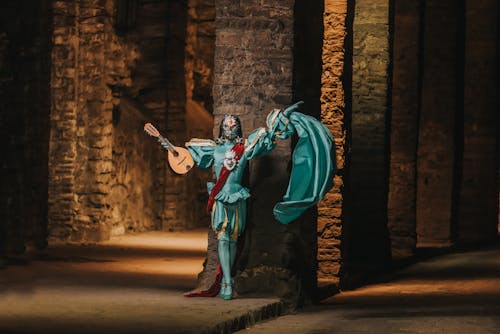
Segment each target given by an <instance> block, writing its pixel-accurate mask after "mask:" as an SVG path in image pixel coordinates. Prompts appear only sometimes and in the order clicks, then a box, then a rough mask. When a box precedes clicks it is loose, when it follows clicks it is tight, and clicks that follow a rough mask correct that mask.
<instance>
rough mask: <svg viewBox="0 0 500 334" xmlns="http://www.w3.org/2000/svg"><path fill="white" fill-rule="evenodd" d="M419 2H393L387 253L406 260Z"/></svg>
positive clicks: (410, 236) (411, 226) (411, 229)
mask: <svg viewBox="0 0 500 334" xmlns="http://www.w3.org/2000/svg"><path fill="white" fill-rule="evenodd" d="M421 6H422V4H421V1H414V0H398V1H394V29H393V66H392V69H393V70H392V108H391V110H392V113H391V139H390V147H391V153H390V154H391V157H390V172H389V196H388V203H387V207H388V208H387V211H388V221H387V224H388V227H389V233H390V237H391V253H392V257H393V258H394V259H401V258H406V257H410V256H412V255H413V254H414V251H415V246H416V233H415V228H416V227H415V224H416V218H415V212H416V211H415V210H416V208H415V201H416V182H415V174H416V164H417V161H416V159H417V152H416V150H417V136H418V113H419V99H420V85H419V83H420V60H419V56H420V52H421V51H420V49H421V45H420V41H421V39H420V20H421V17H420V14H421V9H422V8H421Z"/></svg>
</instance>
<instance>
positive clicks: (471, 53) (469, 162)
mask: <svg viewBox="0 0 500 334" xmlns="http://www.w3.org/2000/svg"><path fill="white" fill-rule="evenodd" d="M499 10H500V6H499V4H498V1H494V0H489V1H488V0H486V1H471V0H468V1H466V6H465V24H466V25H465V66H464V71H465V73H464V83H465V86H464V100H463V103H464V115H463V136H464V139H463V164H462V166H463V167H462V168H463V170H462V173H461V180H460V185H459V191H460V195H459V198H458V203H459V206H458V217H457V219H458V226H457V238H458V239H457V241H458V242H459V243H476V242H480V241H484V240H495V239H496V238H497V233H498V232H497V228H498V190H497V174H498V170H497V168H498V167H497V166H498V155H497V152H498V149H497V148H498V143H497V138H498V135H497V129H498V91H499V85H498V76H497V74H498V66H499V64H498V59H499V49H498V48H499V47H498V41H499V34H500V29H499V20H500V11H499Z"/></svg>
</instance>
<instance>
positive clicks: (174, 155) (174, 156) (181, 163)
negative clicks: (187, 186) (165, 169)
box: [144, 123, 194, 174]
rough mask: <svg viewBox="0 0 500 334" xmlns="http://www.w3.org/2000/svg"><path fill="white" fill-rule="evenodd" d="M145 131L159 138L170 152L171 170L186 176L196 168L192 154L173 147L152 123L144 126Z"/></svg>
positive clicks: (181, 148)
mask: <svg viewBox="0 0 500 334" xmlns="http://www.w3.org/2000/svg"><path fill="white" fill-rule="evenodd" d="M144 131H146V133H147V134H148V135H150V136H152V137H155V138H158V141H159V142H160V143H161V144H162V146H163V147H165V148H166V149H167V150H168V163H169V165H170V168H172V170H173V171H174V172H175V173H177V174H186V173H187V172H188V171H189V170H190V169H191V168H193V166H194V161H193V157H192V156H191V153H189V151H188V150H187V149H185V148H183V147H178V146H174V145H172V143H171V142H170V141H169V140H168V139H167V138H165V137H163V136H162V135H161V134H160V132H159V131H158V130H157V129H156V128H155V127H154V126H153V124H151V123H146V124H144Z"/></svg>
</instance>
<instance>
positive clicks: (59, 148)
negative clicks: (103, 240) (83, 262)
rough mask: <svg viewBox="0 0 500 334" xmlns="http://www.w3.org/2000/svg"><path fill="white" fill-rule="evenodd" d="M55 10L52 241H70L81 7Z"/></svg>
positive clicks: (59, 6)
mask: <svg viewBox="0 0 500 334" xmlns="http://www.w3.org/2000/svg"><path fill="white" fill-rule="evenodd" d="M52 10H53V25H54V27H53V46H52V73H51V83H50V87H51V95H52V106H51V115H50V120H51V123H50V128H51V130H50V146H49V213H48V216H49V238H54V239H68V238H69V237H70V234H71V226H72V225H73V224H74V221H75V213H74V209H73V208H74V206H75V205H76V203H75V202H76V198H75V197H76V196H75V177H74V175H75V170H76V165H77V162H76V150H77V148H76V147H77V142H78V141H77V120H76V119H77V99H78V93H77V90H78V75H77V73H78V54H79V41H78V37H77V36H76V34H77V30H78V29H79V27H78V17H79V6H78V4H77V3H76V2H71V3H69V2H65V1H55V2H54V3H53V9H52ZM49 240H50V239H49Z"/></svg>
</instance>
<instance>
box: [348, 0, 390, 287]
mask: <svg viewBox="0 0 500 334" xmlns="http://www.w3.org/2000/svg"><path fill="white" fill-rule="evenodd" d="M389 65H390V54H389V1H388V0H357V1H356V2H355V8H354V23H353V60H352V123H351V129H350V130H351V133H350V140H351V143H350V144H351V152H350V159H351V160H350V168H349V171H348V172H347V173H348V175H349V198H348V199H346V200H348V201H349V203H348V210H349V211H348V218H346V220H345V221H344V230H345V233H344V234H345V238H344V242H345V245H344V249H345V257H344V258H345V271H346V274H347V275H348V277H352V275H354V274H356V273H361V272H366V271H370V270H377V269H379V268H380V266H382V265H384V264H385V263H387V261H388V259H389V257H390V247H389V237H388V231H387V184H388V183H387V174H388V158H387V157H388V145H387V136H388V135H387V130H386V124H387V119H386V117H387V116H386V115H387V112H388V108H389V106H388V97H389V93H388V85H389V77H390V74H389V73H390V72H389V71H390V69H389ZM348 280H349V279H347V280H346V283H347V281H348Z"/></svg>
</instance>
